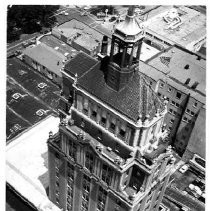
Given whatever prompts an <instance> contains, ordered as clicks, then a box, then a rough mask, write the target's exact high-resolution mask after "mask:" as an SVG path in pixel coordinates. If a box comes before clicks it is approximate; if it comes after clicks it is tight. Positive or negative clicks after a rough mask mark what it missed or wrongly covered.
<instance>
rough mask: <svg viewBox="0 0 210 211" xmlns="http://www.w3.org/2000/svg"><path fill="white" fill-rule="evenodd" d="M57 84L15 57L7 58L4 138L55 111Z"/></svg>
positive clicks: (57, 103)
mask: <svg viewBox="0 0 210 211" xmlns="http://www.w3.org/2000/svg"><path fill="white" fill-rule="evenodd" d="M59 91H60V89H59V87H57V86H56V85H55V84H53V83H52V82H51V81H50V80H49V79H47V78H45V77H44V76H42V75H40V74H39V73H37V72H36V71H35V70H33V69H32V68H30V67H29V66H27V65H25V64H24V63H23V62H22V61H20V60H19V59H17V58H15V57H14V58H9V59H8V60H7V111H6V112H7V116H6V121H7V122H6V135H7V141H9V140H11V139H13V138H14V137H16V136H17V135H18V134H20V133H22V132H23V131H24V130H26V129H27V128H29V127H31V126H33V125H34V124H36V123H37V122H39V121H41V120H43V119H44V118H46V117H47V116H48V115H50V114H54V115H58V112H57V107H58V105H59Z"/></svg>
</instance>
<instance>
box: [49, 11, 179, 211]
mask: <svg viewBox="0 0 210 211" xmlns="http://www.w3.org/2000/svg"><path fill="white" fill-rule="evenodd" d="M125 25H126V27H124V26H125ZM126 28H129V30H128V31H126ZM130 29H133V31H132V30H130ZM131 31H132V33H131ZM141 39H142V29H141V28H140V27H139V26H138V25H137V23H136V22H135V17H134V15H133V9H132V8H130V9H129V11H128V15H127V17H126V20H125V22H124V23H120V24H119V26H117V27H116V30H115V32H114V34H113V40H112V48H111V52H110V56H106V57H105V58H104V59H103V60H102V61H98V60H96V59H94V58H91V57H90V56H89V55H86V54H85V53H79V54H78V55H77V56H75V58H74V59H72V60H71V61H70V62H69V63H68V64H66V66H65V68H64V69H63V71H62V74H63V92H62V96H61V98H60V113H61V115H60V117H61V122H60V125H59V132H58V133H57V134H51V133H50V135H49V140H48V152H49V153H48V156H49V158H48V160H49V162H48V163H49V181H50V182H49V183H50V184H49V197H50V199H51V200H52V201H53V202H54V203H56V204H57V205H58V206H59V207H61V208H63V210H67V211H70V210H74V211H149V210H150V211H158V210H159V205H160V202H161V200H162V197H163V194H164V191H165V188H166V185H167V183H168V180H169V177H170V171H171V168H172V167H173V163H174V161H175V160H174V158H173V156H172V152H171V149H170V147H169V146H168V144H167V141H166V140H167V139H166V138H167V131H166V130H165V129H164V128H163V125H162V124H163V118H164V115H165V114H166V102H162V101H161V100H160V99H159V98H158V97H157V96H156V93H155V92H154V91H153V89H152V88H151V87H150V86H149V85H148V83H147V81H146V80H145V79H144V78H143V77H142V76H140V74H139V71H138V68H141V67H138V56H139V54H140V48H141V47H140V46H139V45H140V42H141ZM115 45H117V47H116V49H115ZM128 49H129V50H128ZM135 51H136V52H135ZM112 77H113V78H112Z"/></svg>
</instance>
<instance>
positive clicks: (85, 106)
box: [83, 99, 89, 114]
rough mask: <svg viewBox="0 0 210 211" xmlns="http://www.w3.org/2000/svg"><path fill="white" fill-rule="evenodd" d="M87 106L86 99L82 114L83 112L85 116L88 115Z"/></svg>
mask: <svg viewBox="0 0 210 211" xmlns="http://www.w3.org/2000/svg"><path fill="white" fill-rule="evenodd" d="M88 105H89V104H88V99H84V105H83V112H84V113H85V114H88V108H89V106H88Z"/></svg>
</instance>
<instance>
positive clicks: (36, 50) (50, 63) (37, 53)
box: [23, 43, 66, 77]
mask: <svg viewBox="0 0 210 211" xmlns="http://www.w3.org/2000/svg"><path fill="white" fill-rule="evenodd" d="M23 54H25V55H27V56H28V57H30V58H31V59H33V60H34V61H36V62H37V63H39V64H41V65H43V66H44V67H46V68H47V69H49V70H50V71H52V72H54V73H55V74H56V75H58V76H60V77H61V72H60V70H61V68H62V67H63V60H65V59H66V57H65V56H64V55H63V54H61V53H59V52H57V51H56V50H54V49H52V48H51V47H49V46H47V45H45V44H44V43H40V44H38V45H35V46H29V47H28V48H26V49H25V50H24V51H23Z"/></svg>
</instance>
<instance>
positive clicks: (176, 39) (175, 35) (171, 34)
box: [145, 6, 206, 47]
mask: <svg viewBox="0 0 210 211" xmlns="http://www.w3.org/2000/svg"><path fill="white" fill-rule="evenodd" d="M171 8H172V7H171ZM171 8H168V10H166V11H163V12H162V13H159V14H157V15H156V16H154V17H151V18H150V19H148V20H147V22H145V25H146V28H147V30H149V31H151V32H153V33H154V34H158V35H160V36H162V37H164V38H165V39H168V40H170V41H172V42H173V43H176V44H179V45H181V46H185V47H186V46H187V45H188V44H189V43H191V42H192V41H195V40H198V39H200V38H202V37H205V36H206V16H205V15H203V14H202V13H200V12H198V11H196V10H194V9H191V8H188V7H185V6H179V7H176V6H175V8H176V9H177V11H178V14H179V17H180V19H181V23H182V24H181V25H179V26H178V27H177V28H175V29H168V24H167V23H166V22H165V21H164V19H163V17H164V16H165V15H166V14H167V12H168V11H169V10H170V9H171Z"/></svg>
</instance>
